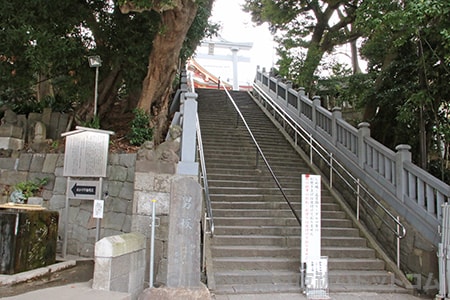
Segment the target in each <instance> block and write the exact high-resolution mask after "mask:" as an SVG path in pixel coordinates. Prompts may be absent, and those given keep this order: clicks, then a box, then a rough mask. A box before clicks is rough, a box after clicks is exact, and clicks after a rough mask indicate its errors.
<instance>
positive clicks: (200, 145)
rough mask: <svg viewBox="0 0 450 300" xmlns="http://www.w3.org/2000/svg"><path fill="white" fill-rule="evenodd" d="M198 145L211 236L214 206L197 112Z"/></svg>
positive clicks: (212, 233) (212, 232) (212, 234)
mask: <svg viewBox="0 0 450 300" xmlns="http://www.w3.org/2000/svg"><path fill="white" fill-rule="evenodd" d="M196 125H197V145H198V153H199V159H200V166H201V174H200V179H201V181H202V183H203V192H204V196H205V206H206V217H205V219H206V221H207V223H208V224H209V232H205V233H210V234H211V237H212V236H214V218H213V213H212V207H211V198H210V197H209V187H208V177H207V175H206V164H205V152H204V151H203V141H202V133H201V130H200V122H199V120H198V114H197V120H196Z"/></svg>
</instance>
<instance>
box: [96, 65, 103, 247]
mask: <svg viewBox="0 0 450 300" xmlns="http://www.w3.org/2000/svg"><path fill="white" fill-rule="evenodd" d="M97 69H98V68H97ZM99 186H100V187H99V190H100V191H99V193H98V194H99V196H100V198H101V195H102V194H103V192H102V186H103V178H102V177H100V180H99ZM101 222H102V219H100V218H97V224H96V225H95V226H96V228H95V242H98V241H99V240H100V230H101V226H102V223H101Z"/></svg>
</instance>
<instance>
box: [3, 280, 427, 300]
mask: <svg viewBox="0 0 450 300" xmlns="http://www.w3.org/2000/svg"><path fill="white" fill-rule="evenodd" d="M2 299H4V300H41V299H42V300H44V299H45V300H48V299H58V300H79V299H82V300H129V299H131V298H130V295H129V294H126V293H119V292H107V291H99V290H93V289H92V288H91V282H83V283H76V284H69V285H65V286H59V287H54V288H47V289H42V290H37V291H33V292H29V293H25V294H22V295H18V296H13V297H5V298H2ZM212 299H215V300H294V299H295V300H302V299H305V300H306V296H305V295H302V294H295V293H291V294H245V295H244V294H237V295H213V296H212ZM330 299H333V300H363V299H364V300H423V299H432V298H419V297H416V296H412V295H407V294H383V293H367V292H358V293H332V294H330ZM155 300H156V299H155ZM175 300H176V299H175ZM180 300H184V299H180Z"/></svg>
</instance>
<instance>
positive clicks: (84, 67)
mask: <svg viewBox="0 0 450 300" xmlns="http://www.w3.org/2000/svg"><path fill="white" fill-rule="evenodd" d="M211 5H212V0H202V1H194V0H183V1H181V0H180V1H118V0H116V1H101V0H84V1H75V0H67V1H58V0H47V1H34V0H26V1H2V7H3V8H2V10H1V11H0V43H1V45H2V47H1V49H0V101H1V103H4V104H5V103H6V104H8V105H10V106H12V107H13V108H14V109H15V110H16V111H19V112H23V113H27V112H29V111H33V110H39V109H41V108H42V107H43V106H47V105H51V106H52V107H53V108H54V109H55V108H57V109H60V110H64V111H69V110H73V111H74V112H75V113H76V115H77V116H78V119H80V120H86V119H87V120H89V119H90V118H92V117H93V115H92V112H93V101H92V99H93V97H94V95H93V94H94V92H93V91H94V89H93V86H94V75H95V72H94V71H93V70H92V69H90V68H89V65H88V63H87V57H88V56H90V55H99V56H100V57H101V59H102V66H101V67H100V72H99V74H100V80H99V99H98V100H99V101H98V112H99V115H100V117H107V116H108V112H109V111H110V110H111V107H112V106H114V105H115V104H117V102H118V101H122V102H124V104H125V105H124V107H125V109H128V110H130V111H131V110H132V109H133V108H135V107H136V106H137V105H138V106H139V107H141V108H142V109H143V110H144V111H146V112H148V113H154V114H155V118H153V119H154V120H153V122H154V123H155V124H156V126H161V124H158V122H156V121H155V120H156V119H157V117H156V115H164V114H166V112H165V111H164V106H165V104H163V103H164V102H167V101H168V99H169V97H170V93H171V92H172V85H173V82H174V78H175V75H176V68H177V66H179V65H180V64H181V63H182V62H183V61H185V60H186V59H187V58H188V57H189V56H190V55H192V53H193V51H194V50H195V48H196V45H197V44H198V43H199V41H200V40H201V39H202V38H203V37H204V36H205V35H207V34H209V32H210V31H214V28H215V27H214V25H209V23H208V18H209V15H210V13H211ZM121 10H122V11H121ZM124 12H125V13H124ZM158 39H159V42H158ZM162 44H163V46H165V48H161V45H162ZM164 64H165V65H164ZM155 70H159V71H160V73H159V74H156V73H155ZM150 73H152V74H155V76H157V77H154V78H157V81H156V82H155V85H154V86H153V87H152V89H153V90H152V91H151V93H150V94H149V87H148V86H146V84H145V82H144V84H143V81H144V79H145V78H147V82H148V78H150V77H151V76H152V75H149V74H150ZM154 78H152V80H153V79H154ZM144 102H145V103H144ZM151 106H154V107H155V109H153V110H152V109H151ZM161 108H162V109H161ZM20 110H21V111H20ZM157 132H158V130H157Z"/></svg>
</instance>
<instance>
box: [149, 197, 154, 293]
mask: <svg viewBox="0 0 450 300" xmlns="http://www.w3.org/2000/svg"><path fill="white" fill-rule="evenodd" d="M155 219H156V199H153V200H152V229H151V236H150V280H149V283H148V287H149V288H152V287H153V268H154V259H155Z"/></svg>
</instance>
